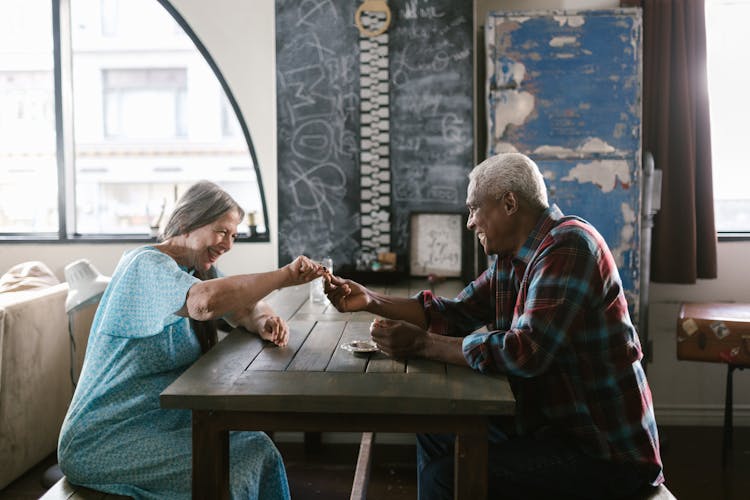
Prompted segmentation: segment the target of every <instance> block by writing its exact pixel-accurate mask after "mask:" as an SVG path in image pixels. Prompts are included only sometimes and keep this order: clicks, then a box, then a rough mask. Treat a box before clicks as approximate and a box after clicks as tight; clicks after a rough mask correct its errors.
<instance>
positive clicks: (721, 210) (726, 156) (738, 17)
mask: <svg viewBox="0 0 750 500" xmlns="http://www.w3.org/2000/svg"><path fill="white" fill-rule="evenodd" d="M748 21H750V1H749V0H707V1H706V38H707V45H708V88H709V97H710V108H711V148H712V151H713V153H712V159H713V185H714V200H715V208H716V229H717V230H718V231H722V232H737V231H742V232H744V231H750V191H749V190H748V189H747V185H748V183H749V182H750V168H748V165H747V152H746V151H745V142H746V141H747V137H746V136H747V132H746V131H747V117H748V116H750V101H749V100H748V99H747V89H748V88H750V67H748V65H747V64H746V63H745V62H744V61H746V60H747V47H749V46H750V30H748V29H747V24H748Z"/></svg>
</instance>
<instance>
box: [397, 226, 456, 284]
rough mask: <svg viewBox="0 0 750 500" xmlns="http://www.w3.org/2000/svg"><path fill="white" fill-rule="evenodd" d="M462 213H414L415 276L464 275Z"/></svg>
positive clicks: (412, 267) (412, 264)
mask: <svg viewBox="0 0 750 500" xmlns="http://www.w3.org/2000/svg"><path fill="white" fill-rule="evenodd" d="M462 226H463V224H462V216H461V214H412V216H411V248H410V259H409V264H410V266H409V271H410V274H411V275H412V276H427V275H429V274H435V275H438V276H461V261H462V259H461V256H462V249H461V233H462Z"/></svg>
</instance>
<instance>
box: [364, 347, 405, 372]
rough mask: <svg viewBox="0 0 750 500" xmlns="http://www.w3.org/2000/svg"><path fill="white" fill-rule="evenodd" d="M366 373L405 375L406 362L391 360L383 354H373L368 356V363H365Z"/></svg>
mask: <svg viewBox="0 0 750 500" xmlns="http://www.w3.org/2000/svg"><path fill="white" fill-rule="evenodd" d="M366 372H367V373H405V372H406V362H405V361H402V360H398V359H393V358H391V357H390V356H387V355H386V354H384V353H383V352H380V351H378V352H375V353H372V354H371V355H370V362H369V363H367V369H366Z"/></svg>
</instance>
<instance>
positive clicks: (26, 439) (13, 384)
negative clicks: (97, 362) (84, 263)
mask: <svg viewBox="0 0 750 500" xmlns="http://www.w3.org/2000/svg"><path fill="white" fill-rule="evenodd" d="M67 294H68V285H67V284H66V283H60V284H57V285H54V286H49V287H45V288H40V289H35V290H23V291H11V292H4V293H0V490H1V489H3V488H5V486H7V485H8V484H9V483H10V482H11V481H13V480H14V479H16V478H17V477H18V476H20V475H21V474H23V473H24V472H25V471H27V470H28V469H29V468H31V467H33V466H34V465H36V464H37V463H39V462H40V461H41V460H42V459H44V458H45V457H47V456H48V455H50V454H51V453H53V452H54V451H55V449H56V447H57V438H58V434H59V432H60V426H61V425H62V421H63V418H64V417H65V412H66V411H67V408H68V405H69V403H70V400H71V397H72V395H73V384H72V382H71V375H70V365H71V350H70V340H69V333H68V315H67V314H66V312H65V298H66V297H67ZM95 310H96V305H90V306H87V307H86V308H83V309H81V310H79V311H75V312H74V313H73V314H72V315H71V325H72V326H73V331H74V336H75V338H76V359H75V361H74V366H75V375H76V377H77V376H78V374H79V373H80V367H81V364H82V360H83V354H84V352H85V344H86V340H87V339H88V330H89V327H90V324H91V318H92V317H93V313H94V312H95Z"/></svg>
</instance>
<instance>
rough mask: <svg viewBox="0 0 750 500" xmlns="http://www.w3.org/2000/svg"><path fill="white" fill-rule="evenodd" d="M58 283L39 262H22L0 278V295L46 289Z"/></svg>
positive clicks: (49, 271) (47, 268) (51, 273)
mask: <svg viewBox="0 0 750 500" xmlns="http://www.w3.org/2000/svg"><path fill="white" fill-rule="evenodd" d="M59 283H60V280H58V279H57V277H55V274H54V273H53V272H52V271H51V270H50V268H49V267H47V266H46V265H45V264H44V263H42V262H39V261H30V262H23V263H21V264H17V265H15V266H13V267H11V268H10V269H9V270H8V272H6V273H5V274H4V275H3V276H2V277H0V293H2V292H20V291H24V290H35V289H39V288H47V287H50V286H54V285H57V284H59Z"/></svg>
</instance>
